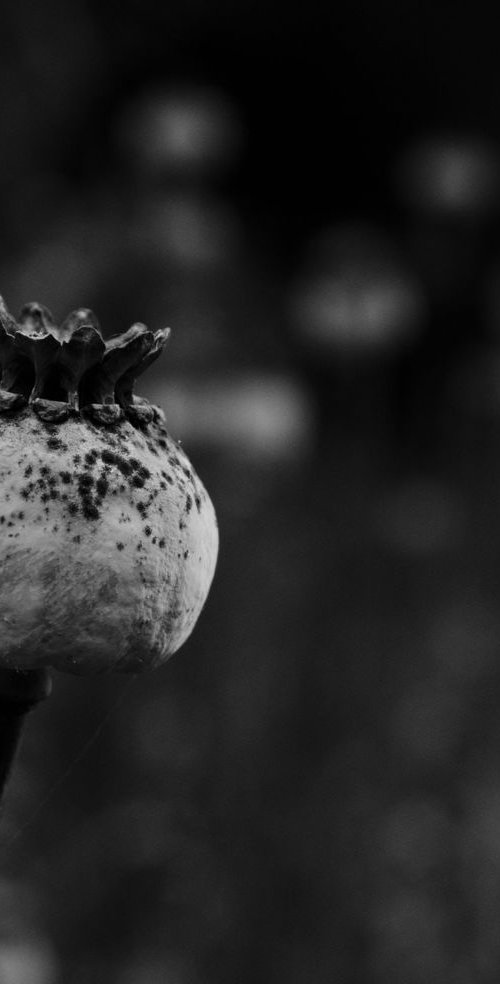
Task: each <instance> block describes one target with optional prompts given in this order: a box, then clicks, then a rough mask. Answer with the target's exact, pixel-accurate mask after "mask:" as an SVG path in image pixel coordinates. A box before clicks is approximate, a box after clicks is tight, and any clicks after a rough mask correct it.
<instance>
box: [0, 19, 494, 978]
mask: <svg viewBox="0 0 500 984" xmlns="http://www.w3.org/2000/svg"><path fill="white" fill-rule="evenodd" d="M0 52H1V57H0V132H1V137H2V139H1V149H0V230H1V232H0V290H1V293H2V294H3V295H4V296H5V299H6V301H7V303H8V305H9V307H10V308H11V310H12V311H13V312H16V311H18V310H19V308H20V307H21V306H22V304H24V303H25V302H27V301H31V300H39V301H40V302H42V303H44V304H46V305H47V306H48V307H50V308H51V309H52V310H53V313H54V315H55V317H56V318H57V319H58V320H63V318H64V317H65V316H66V314H67V313H68V311H69V310H71V309H73V308H77V307H80V306H87V307H92V308H93V309H94V310H95V311H96V313H97V315H98V317H99V319H100V321H101V324H102V327H103V331H104V332H105V333H106V334H112V333H114V332H117V331H121V330H124V329H125V328H127V327H128V326H129V325H131V324H132V322H134V321H137V320H140V321H145V322H146V323H147V324H148V325H149V326H150V327H151V328H153V329H157V328H160V327H163V326H164V325H166V324H168V325H170V326H171V327H172V338H171V340H170V342H169V345H168V348H167V351H166V353H165V354H164V356H163V358H162V360H160V361H159V362H157V363H156V364H155V367H154V369H153V370H151V372H150V374H149V378H145V379H144V382H143V385H142V389H141V392H142V395H144V396H147V397H149V398H150V399H152V400H154V401H155V402H157V403H159V404H161V405H162V406H163V408H164V409H165V411H166V414H167V421H168V425H169V429H170V431H171V433H172V434H173V436H174V437H176V438H178V439H181V440H182V442H183V445H184V447H185V449H186V450H187V452H188V454H189V455H190V457H191V458H192V460H193V462H194V464H195V467H196V468H197V470H198V471H199V473H200V474H201V476H202V478H203V480H204V482H205V484H206V485H207V487H208V489H209V490H210V493H211V496H212V498H213V500H214V503H215V505H216V509H217V513H218V517H219V525H220V531H221V553H220V561H219V567H218V571H217V574H216V578H215V582H214V585H213V588H212V592H211V595H210V597H209V601H208V603H207V606H206V608H205V610H204V612H203V614H202V616H201V618H200V621H199V623H198V626H197V628H196V629H195V632H194V634H193V636H192V637H191V639H190V640H189V641H188V642H187V643H186V645H185V646H184V647H183V649H182V650H181V651H180V652H179V653H178V654H177V655H176V656H175V657H174V659H173V660H172V661H171V662H170V663H169V664H168V665H167V666H166V667H164V668H163V669H162V670H160V671H157V672H156V673H155V674H153V675H151V676H147V677H141V678H133V679H132V680H131V682H126V681H125V680H124V679H123V678H121V677H106V678H99V679H95V680H85V679H73V678H71V677H63V676H62V675H57V676H56V678H55V681H54V691H53V695H52V697H51V698H50V700H49V701H48V702H47V703H46V704H45V705H44V706H42V707H40V708H39V709H37V711H36V713H35V714H34V715H33V716H32V718H31V719H30V720H29V722H28V726H27V728H26V734H25V738H24V742H23V745H22V748H21V752H20V755H19V757H18V759H17V763H16V768H15V772H14V775H13V777H12V780H11V782H10V785H9V789H8V795H7V798H6V801H5V803H4V805H3V808H2V817H1V826H0V982H1V984H87V982H101V981H102V982H106V984H235V982H238V984H281V982H286V984H331V982H333V981H335V982H338V984H401V981H404V982H405V984H424V982H425V984H427V982H428V981H429V980H432V981H435V982H437V984H441V982H443V984H444V982H453V984H483V982H484V984H489V982H492V984H493V982H496V981H498V977H499V974H500V936H499V934H498V920H499V917H500V716H499V713H498V705H499V698H500V661H499V659H498V656H499V649H500V606H499V602H498V594H499V588H500V549H499V539H500V221H499V220H500V150H499V140H500V124H499V115H498V91H499V88H500V67H499V63H498V56H497V34H496V33H495V31H494V30H493V23H492V22H491V23H489V22H488V17H487V16H485V12H484V11H483V13H482V16H481V17H480V16H479V14H478V12H477V10H474V11H473V12H471V11H470V10H469V9H467V8H466V7H464V6H462V5H459V6H458V7H456V6H453V5H450V4H441V5H439V7H438V8H436V7H435V6H434V5H433V4H431V3H430V0H424V2H419V3H418V4H417V3H416V2H415V0H407V2H406V3H404V4H397V3H396V0H378V2H377V4H371V3H369V2H368V0H356V2H354V3H351V4H350V5H345V4H342V5H340V6H339V7H338V8H336V7H332V6H331V5H327V4H326V3H324V2H323V0H309V3H308V4H307V5H301V6H299V7H297V8H294V9H293V10H292V9H291V8H290V5H289V4H288V3H287V4H285V2H284V0H277V2H276V3H274V4H273V5H269V4H264V3H261V2H260V0H257V2H255V0H253V2H252V3H250V2H247V0H242V2H240V3H239V4H236V5H233V6H231V5H228V4H225V3H222V2H221V0H214V2H213V3H212V4H210V5H207V4H204V3H203V2H202V0H189V2H186V0H183V2H182V3H180V2H179V0H170V2H169V3H168V4H166V3H165V4H161V3H159V2H158V0H142V2H141V3H140V4H139V3H137V2H135V0H122V2H121V3H120V4H119V5H118V4H115V3H110V4H104V5H103V4H98V3H96V2H93V0H70V2H66V3H64V4H63V3H62V2H60V0H46V2H45V3H44V5H43V7H40V8H37V6H36V5H34V4H31V3H29V2H27V0H17V2H16V3H14V2H12V0H9V2H7V3H6V4H5V5H4V9H3V18H2V30H1V32H0Z"/></svg>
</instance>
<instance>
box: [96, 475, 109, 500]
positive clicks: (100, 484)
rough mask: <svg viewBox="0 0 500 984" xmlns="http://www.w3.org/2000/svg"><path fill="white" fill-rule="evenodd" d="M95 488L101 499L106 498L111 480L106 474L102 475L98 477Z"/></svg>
mask: <svg viewBox="0 0 500 984" xmlns="http://www.w3.org/2000/svg"><path fill="white" fill-rule="evenodd" d="M95 488H96V492H97V494H98V496H99V497H100V498H101V499H104V497H105V495H106V494H107V492H108V491H109V482H108V480H107V478H106V476H105V475H101V477H100V478H98V479H97V482H96V483H95Z"/></svg>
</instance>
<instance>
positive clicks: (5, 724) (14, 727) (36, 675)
mask: <svg viewBox="0 0 500 984" xmlns="http://www.w3.org/2000/svg"><path fill="white" fill-rule="evenodd" d="M51 689H52V681H51V677H50V673H49V671H48V670H46V669H39V670H6V669H1V668H0V801H1V799H2V796H3V793H4V789H5V785H6V783H7V780H8V778H9V775H10V772H11V769H12V765H13V762H14V758H15V754H16V751H17V748H18V746H19V741H20V738H21V734H22V729H23V725H24V720H25V716H26V714H27V713H28V711H30V710H32V708H34V707H36V705H37V704H38V703H39V702H40V701H41V700H44V699H45V698H46V697H48V696H49V695H50V691H51Z"/></svg>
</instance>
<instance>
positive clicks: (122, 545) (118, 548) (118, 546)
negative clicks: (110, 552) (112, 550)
mask: <svg viewBox="0 0 500 984" xmlns="http://www.w3.org/2000/svg"><path fill="white" fill-rule="evenodd" d="M124 548H125V544H124V543H121V542H120V543H117V544H116V549H117V550H124Z"/></svg>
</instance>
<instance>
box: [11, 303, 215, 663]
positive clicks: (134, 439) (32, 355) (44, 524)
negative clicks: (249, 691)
mask: <svg viewBox="0 0 500 984" xmlns="http://www.w3.org/2000/svg"><path fill="white" fill-rule="evenodd" d="M167 337H168V330H165V331H160V332H156V333H153V332H151V331H148V329H147V328H146V327H145V326H144V325H134V326H133V327H132V328H131V329H129V331H127V332H125V333H124V334H123V335H118V336H115V337H113V338H111V339H109V340H108V341H107V342H105V341H104V339H103V336H102V334H101V330H100V328H99V325H98V322H97V320H96V318H95V316H94V315H93V314H92V312H90V311H88V310H86V309H80V310H79V311H76V312H73V314H71V315H70V316H69V318H68V319H67V320H66V321H65V322H64V324H63V325H62V326H61V327H57V326H56V325H55V324H54V322H53V319H52V317H51V316H50V314H49V312H48V311H46V309H44V308H42V307H41V306H40V305H34V304H32V305H28V306H27V307H26V308H24V309H23V312H22V313H21V317H20V319H19V323H16V322H15V320H14V319H13V318H12V317H11V315H10V314H9V313H8V311H7V309H6V308H5V305H4V304H3V302H1V304H0V367H1V370H2V376H1V382H0V667H5V668H12V669H23V670H26V669H32V668H37V667H41V666H46V665H49V666H54V667H56V668H57V669H60V670H66V671H69V672H72V673H87V672H102V671H109V670H120V671H131V672H138V671H141V670H143V669H148V668H153V667H156V666H159V665H161V664H162V663H163V662H165V660H167V659H168V658H169V656H171V655H172V654H173V653H174V652H175V651H176V650H177V649H178V648H179V646H181V645H182V643H183V642H184V641H185V640H186V639H187V637H188V636H189V634H190V633H191V631H192V629H193V627H194V625H195V622H196V620H197V618H198V616H199V614H200V612H201V609H202V607H203V604H204V602H205V599H206V597H207V594H208V591H209V588H210V584H211V581H212V578H213V574H214V570H215V564H216V558H217V549H218V533H217V523H216V518H215V513H214V509H213V505H212V503H211V501H210V498H209V496H208V493H207V492H206V490H205V488H204V486H203V484H202V482H201V481H200V479H199V478H198V476H197V475H196V472H195V471H194V469H193V467H192V465H191V464H190V462H189V460H188V458H187V456H186V454H185V453H184V451H183V450H182V449H181V448H180V447H179V445H178V443H176V442H175V441H174V440H173V439H172V438H171V437H170V435H169V434H168V432H167V429H166V426H165V417H164V414H163V413H162V411H161V410H160V409H159V408H158V407H155V406H153V405H151V404H150V403H148V401H146V400H141V399H139V398H138V397H136V396H134V393H133V387H134V381H135V379H136V378H137V377H138V376H139V375H140V374H141V373H142V372H143V370H144V369H145V368H147V366H148V365H149V364H150V363H151V362H152V361H153V360H154V359H156V358H157V357H158V356H159V355H160V353H161V351H162V348H163V345H164V343H165V341H166V339H167Z"/></svg>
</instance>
